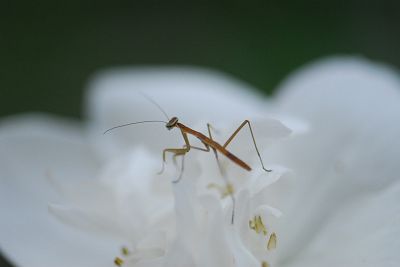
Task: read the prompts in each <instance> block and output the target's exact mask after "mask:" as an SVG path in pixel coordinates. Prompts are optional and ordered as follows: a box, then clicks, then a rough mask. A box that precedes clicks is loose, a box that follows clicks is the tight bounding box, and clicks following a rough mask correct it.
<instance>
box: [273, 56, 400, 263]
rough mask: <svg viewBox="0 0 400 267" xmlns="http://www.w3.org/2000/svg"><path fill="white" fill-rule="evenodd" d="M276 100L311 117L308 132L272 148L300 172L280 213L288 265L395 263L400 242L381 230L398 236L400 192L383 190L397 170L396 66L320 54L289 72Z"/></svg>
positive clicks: (399, 91) (399, 97)
mask: <svg viewBox="0 0 400 267" xmlns="http://www.w3.org/2000/svg"><path fill="white" fill-rule="evenodd" d="M279 101H280V109H281V111H285V112H288V113H289V114H292V115H293V114H294V115H296V116H299V118H300V119H305V120H308V121H309V123H310V131H309V132H308V133H307V134H304V135H303V136H297V137H295V138H293V139H292V140H288V141H287V143H286V144H282V145H280V146H277V147H276V148H275V149H274V150H273V151H272V153H273V154H274V157H275V159H276V160H278V161H281V162H282V164H284V165H285V166H287V167H288V168H290V169H292V170H293V171H294V172H295V173H296V175H297V177H298V178H297V179H298V180H299V183H298V186H297V188H296V192H295V193H296V194H295V196H293V199H294V202H293V206H292V209H291V211H290V212H285V216H283V217H282V227H284V228H285V229H287V230H288V231H287V232H286V236H285V238H284V240H281V248H282V246H284V247H285V252H286V253H285V255H283V256H282V257H283V258H286V261H290V262H291V264H293V265H288V266H296V260H297V259H298V260H299V261H300V262H301V264H300V265H299V266H304V265H311V266H321V265H324V266H327V265H330V263H331V262H333V266H335V265H336V266H337V265H339V266H358V265H359V266H377V265H383V266H394V265H391V264H392V263H393V262H398V256H397V255H398V253H397V252H394V250H391V249H388V248H394V247H398V245H399V244H398V242H397V241H396V240H395V239H394V238H391V237H390V236H389V235H388V234H387V233H388V232H390V233H391V234H395V235H397V239H398V237H399V235H398V234H399V227H398V225H399V224H396V223H394V222H395V221H396V220H398V219H397V218H398V217H397V215H395V214H396V213H397V211H396V210H395V209H394V208H393V205H394V203H396V202H398V201H399V198H398V197H395V196H394V195H391V194H393V193H390V194H389V193H388V192H390V191H391V190H390V188H391V187H397V184H398V183H399V178H398V177H399V176H398V173H399V172H400V165H399V164H398V159H399V158H400V142H399V141H398V136H400V124H398V123H397V122H398V121H400V81H399V78H398V75H397V73H395V72H393V71H391V70H390V69H388V68H387V67H384V66H381V65H377V64H371V63H369V62H368V61H366V60H361V59H340V58H338V59H331V60H326V61H322V62H319V63H316V64H314V65H311V66H310V67H306V68H305V70H303V71H300V72H299V73H297V74H295V75H294V76H292V78H290V79H289V81H288V82H286V83H285V84H284V85H283V88H282V93H281V94H280V96H279ZM382 192H386V193H385V194H383V195H382ZM386 194H389V195H386ZM381 195H382V196H381ZM397 195H398V194H397ZM299 203H301V205H299ZM371 205H372V206H371ZM370 206H371V208H369V207H370ZM286 215H287V216H286ZM360 218H362V219H360ZM380 220H383V221H388V222H390V223H382V224H379V223H377V222H378V221H380ZM356 225H358V226H356ZM364 226H366V227H364ZM386 227H387V228H386ZM341 231H343V232H342V234H343V235H341V234H340V233H341ZM385 233H386V234H385ZM310 240H312V242H311V243H310ZM371 244H373V245H371ZM299 247H304V250H299ZM317 247H318V249H317ZM327 247H329V249H326V248H327ZM321 248H325V250H324V251H322V250H320V249H321ZM346 248H347V250H346ZM378 248H381V249H380V250H379V251H377V249H378ZM280 251H282V250H280ZM351 252H357V253H351ZM377 252H379V253H377ZM289 255H291V256H289ZM361 255H363V256H361ZM297 257H298V258H297ZM289 259H290V260H289ZM302 259H307V260H304V261H302ZM361 259H363V260H361ZM380 260H382V261H381V262H380V263H378V262H379V261H380ZM312 262H314V263H317V264H315V265H313V264H312Z"/></svg>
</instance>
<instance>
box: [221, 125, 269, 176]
mask: <svg viewBox="0 0 400 267" xmlns="http://www.w3.org/2000/svg"><path fill="white" fill-rule="evenodd" d="M246 124H248V125H249V129H250V134H251V138H252V139H253V144H254V147H255V149H256V152H257V155H258V158H259V159H260V162H261V166H262V168H263V170H264V171H266V172H271V171H272V170H269V169H266V168H265V167H264V163H263V160H262V158H261V154H260V151H259V150H258V147H257V143H256V139H255V137H254V134H253V129H251V124H250V121H249V120H245V121H243V122H242V124H241V125H240V126H239V127H238V128H237V129H236V131H235V132H234V133H233V134H232V135H231V136H230V137H229V138H228V140H227V141H226V142H225V144H224V145H223V147H224V148H226V147H227V146H228V145H229V144H230V142H232V140H233V138H235V136H236V135H237V134H238V133H239V131H240V130H241V129H242V128H243V127H244V126H245V125H246Z"/></svg>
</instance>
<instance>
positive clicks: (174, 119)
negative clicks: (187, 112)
mask: <svg viewBox="0 0 400 267" xmlns="http://www.w3.org/2000/svg"><path fill="white" fill-rule="evenodd" d="M177 123H178V118H177V117H172V119H170V120H169V122H167V124H166V125H165V127H167V129H168V130H171V129H172V128H174V127H176V124H177Z"/></svg>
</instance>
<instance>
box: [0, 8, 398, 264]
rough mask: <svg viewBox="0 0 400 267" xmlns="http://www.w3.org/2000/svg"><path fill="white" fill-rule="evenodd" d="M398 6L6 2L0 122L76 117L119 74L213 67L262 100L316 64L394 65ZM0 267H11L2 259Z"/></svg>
mask: <svg viewBox="0 0 400 267" xmlns="http://www.w3.org/2000/svg"><path fill="white" fill-rule="evenodd" d="M399 7H400V2H399V1H387V0H384V1H368V2H367V1H361V0H349V1H335V2H333V1H325V2H324V1H304V0H302V1H296V2H294V1H293V2H284V1H218V2H217V1H181V2H177V1H174V2H171V1H104V0H98V1H93V2H88V1H85V2H84V1H76V0H70V1H64V2H59V1H50V0H47V1H46V0H45V1H12V2H11V1H7V0H6V1H2V2H1V3H0V21H1V23H0V60H1V64H0V92H1V97H0V117H3V116H6V115H10V114H15V113H20V112H27V111H43V112H51V113H56V114H61V115H67V116H73V117H80V116H81V111H82V108H81V107H82V102H83V101H82V95H83V90H84V88H85V83H86V81H87V78H88V77H89V76H90V75H91V74H93V73H94V72H95V71H96V70H98V69H101V68H105V67H110V66H116V65H140V64H194V65H199V66H205V67H213V68H216V69H220V70H223V71H225V72H228V73H231V74H233V75H234V76H236V77H238V78H241V79H243V80H245V81H247V82H249V83H251V84H253V85H254V86H256V87H257V88H259V89H260V90H264V91H265V92H266V93H271V92H272V90H273V88H274V87H275V86H276V85H277V84H278V83H279V82H280V81H281V80H282V79H283V78H284V77H285V76H286V75H287V74H288V73H289V72H290V71H292V70H294V69H296V68H298V67H299V66H300V65H302V64H304V63H306V62H309V61H311V60H313V59H316V58H320V57H322V56H328V55H335V54H357V55H364V56H366V57H368V58H371V59H374V60H379V61H384V62H386V63H390V64H392V65H395V66H400V53H399V52H398V50H399V47H400V32H399V31H400V16H399V14H400V12H399V11H400V9H399ZM1 219H4V218H1ZM0 238H1V237H0ZM26 249H29V248H26ZM0 266H8V265H7V263H5V262H2V259H0Z"/></svg>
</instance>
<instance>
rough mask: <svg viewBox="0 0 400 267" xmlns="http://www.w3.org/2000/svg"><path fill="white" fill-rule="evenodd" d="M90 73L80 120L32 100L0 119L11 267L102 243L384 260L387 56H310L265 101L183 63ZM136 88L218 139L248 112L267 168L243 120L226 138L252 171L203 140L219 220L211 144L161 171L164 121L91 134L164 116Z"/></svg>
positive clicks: (393, 240) (153, 251) (392, 169)
mask: <svg viewBox="0 0 400 267" xmlns="http://www.w3.org/2000/svg"><path fill="white" fill-rule="evenodd" d="M91 88H92V90H91V91H90V92H89V97H88V99H89V104H88V110H87V114H88V115H89V118H88V119H87V122H85V124H83V125H80V124H79V123H76V122H73V121H68V120H65V119H60V118H52V117H50V116H46V115H38V114H37V115H29V116H18V117H14V118H9V119H5V120H3V122H2V124H1V128H0V152H1V154H0V155H1V159H0V171H1V177H0V178H1V179H0V207H1V216H2V218H1V220H0V237H1V238H0V248H1V251H2V253H4V254H5V256H7V257H8V259H10V260H11V261H13V262H14V263H15V264H16V265H17V266H31V267H32V266H33V267H35V266H113V263H112V261H113V260H114V259H115V257H120V258H121V259H123V260H124V263H123V265H124V266H174V267H175V266H262V262H264V266H265V265H266V263H267V262H268V264H269V265H270V266H285V267H294V266H360V267H361V266H363V267H365V266H397V265H398V263H399V262H400V256H398V253H397V248H398V247H400V241H399V239H400V226H399V225H400V212H399V211H400V206H399V205H398V203H399V200H400V192H399V190H400V185H399V182H398V173H399V169H400V165H399V164H398V159H399V158H400V157H399V156H400V142H399V141H398V140H397V139H398V136H399V135H400V126H398V125H399V124H398V123H397V122H398V121H399V119H400V81H399V79H398V76H397V74H395V73H394V72H393V71H391V70H390V69H387V68H386V67H384V66H380V65H376V64H371V63H369V62H367V61H364V60H361V59H343V58H338V59H330V60H326V61H322V62H317V63H316V64H314V65H312V66H310V67H306V68H305V69H304V70H301V71H300V72H298V73H296V74H295V75H293V76H291V77H290V78H289V79H288V80H287V81H286V82H285V83H284V84H283V85H282V86H281V88H280V89H279V90H278V95H277V96H275V97H274V98H273V99H270V100H266V99H263V98H262V97H260V96H259V95H257V94H256V93H255V92H254V91H253V92H251V91H252V88H249V86H248V85H246V84H243V83H241V82H238V81H236V80H232V79H231V78H229V77H226V76H223V75H221V74H219V73H215V72H209V71H205V70H198V69H182V68H160V69H154V68H149V69H133V70H132V69H128V70H126V69H119V70H118V69H116V70H114V71H108V72H105V73H103V74H100V75H99V76H98V77H97V78H95V79H94V82H93V83H92V84H91ZM138 91H143V92H146V93H147V94H148V95H150V96H151V97H152V98H154V99H156V100H157V102H159V103H160V104H161V105H162V107H163V109H165V110H166V111H167V112H168V115H169V116H175V115H176V116H178V117H179V119H180V121H181V122H182V123H185V124H186V125H188V126H190V127H193V129H196V130H199V131H201V132H203V133H207V127H206V123H207V122H210V123H211V124H212V125H213V126H214V128H215V129H216V130H218V131H219V133H215V136H214V137H215V139H217V140H218V141H220V142H221V143H223V141H224V140H226V139H227V137H228V136H229V133H231V132H232V131H233V130H234V129H235V128H236V127H238V126H239V124H240V123H241V122H242V121H243V120H244V119H250V120H251V122H252V123H253V125H252V126H253V130H254V131H255V136H256V140H257V143H258V146H259V147H260V149H261V152H262V153H261V154H262V155H263V160H264V163H266V165H267V167H268V168H271V169H273V172H271V173H265V172H263V171H262V170H261V167H260V162H259V160H258V157H257V154H256V153H255V150H254V146H253V144H252V141H251V136H250V134H249V131H248V129H244V130H242V131H241V133H240V134H239V136H238V137H237V139H235V141H233V143H232V145H230V146H229V150H230V151H231V152H232V153H234V154H235V155H237V156H238V157H239V158H241V159H243V160H244V161H245V162H246V163H248V164H249V165H250V166H251V167H252V168H253V171H252V172H247V171H245V170H243V169H241V168H240V167H238V166H236V165H235V164H234V163H233V162H232V161H230V160H228V159H226V158H224V157H223V156H222V155H219V158H220V164H221V166H222V167H223V168H224V169H226V171H227V174H226V177H227V178H228V179H229V182H231V183H232V184H233V187H234V189H235V195H234V196H235V209H234V211H235V217H234V218H235V220H234V223H233V224H231V212H232V200H231V199H230V198H229V196H228V197H225V198H223V199H221V193H223V192H220V191H218V189H220V190H222V191H223V190H224V189H226V188H224V186H225V185H226V184H225V182H224V180H223V179H221V174H220V172H219V168H218V165H217V163H216V160H215V157H214V155H213V153H204V152H201V151H190V152H189V153H188V154H187V156H186V157H185V169H184V171H183V177H182V179H181V180H180V182H179V183H171V181H172V180H174V179H176V178H177V177H178V176H179V170H177V169H176V168H175V166H174V164H173V163H172V160H171V158H170V157H168V159H167V165H166V170H165V172H164V173H163V174H162V175H156V172H157V171H158V170H159V168H161V151H162V150H163V149H164V148H166V147H181V146H182V144H183V141H182V137H181V136H180V135H179V132H178V131H176V130H175V131H171V132H169V131H166V130H165V128H164V125H163V124H158V123H153V124H141V125H136V126H133V127H125V128H124V129H121V130H118V131H114V132H112V133H110V134H107V135H102V132H103V131H104V130H105V129H107V128H109V127H112V126H115V125H118V124H123V123H126V122H131V121H142V120H160V119H162V120H164V117H163V116H164V115H163V114H162V113H161V112H160V111H159V110H158V109H157V107H155V106H154V105H153V104H152V103H150V102H148V101H147V100H145V99H144V98H143V97H142V96H141V95H140V94H138ZM266 116H269V117H272V118H276V119H279V120H281V121H282V122H283V124H281V123H280V122H279V121H278V120H274V119H269V118H267V117H266ZM305 123H306V124H305ZM284 125H286V126H288V127H289V128H291V129H292V130H293V133H292V134H291V135H290V136H289V137H288V135H289V133H290V131H289V130H288V128H286V127H285V126H284ZM305 125H307V126H305ZM191 141H192V139H191ZM193 143H195V144H196V145H201V143H200V144H199V143H198V142H197V143H196V142H195V141H194V140H193ZM178 163H179V164H180V159H179V158H178ZM281 166H285V167H286V168H288V169H291V171H288V170H287V169H286V168H285V167H281ZM209 185H211V186H209ZM50 203H52V204H50ZM49 204H50V206H49V209H48V205H49ZM48 210H50V213H51V214H49V212H48ZM281 212H283V214H282V216H280V215H281ZM56 218H57V219H56ZM60 221H62V222H64V223H60ZM249 221H250V222H249ZM264 231H266V232H264ZM275 238H276V242H277V243H276V246H277V247H276V249H273V248H274V246H275V243H274V241H275ZM268 243H270V245H269V247H270V249H268V248H267V247H268ZM121 246H125V247H126V248H127V249H128V250H129V251H124V253H126V254H127V255H121V252H120V249H121Z"/></svg>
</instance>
